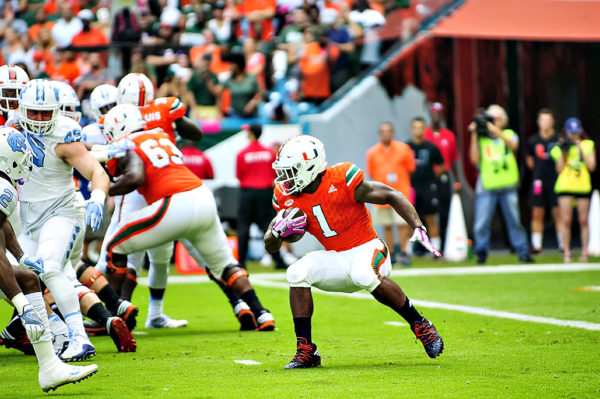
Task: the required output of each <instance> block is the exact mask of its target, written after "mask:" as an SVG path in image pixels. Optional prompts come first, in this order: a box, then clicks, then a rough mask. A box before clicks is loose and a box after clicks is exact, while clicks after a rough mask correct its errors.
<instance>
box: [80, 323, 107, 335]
mask: <svg viewBox="0 0 600 399" xmlns="http://www.w3.org/2000/svg"><path fill="white" fill-rule="evenodd" d="M83 327H84V328H85V332H86V334H87V335H88V336H90V337H101V336H104V335H108V332H107V331H106V328H104V326H103V325H102V324H100V323H98V322H97V321H95V320H84V321H83Z"/></svg>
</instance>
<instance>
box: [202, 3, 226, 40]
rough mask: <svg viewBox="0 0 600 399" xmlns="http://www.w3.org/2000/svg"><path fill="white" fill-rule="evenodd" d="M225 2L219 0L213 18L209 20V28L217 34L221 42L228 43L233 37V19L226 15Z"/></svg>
mask: <svg viewBox="0 0 600 399" xmlns="http://www.w3.org/2000/svg"><path fill="white" fill-rule="evenodd" d="M224 10H225V2H224V1H217V2H216V3H215V5H214V7H213V18H212V19H210V20H209V21H208V25H207V26H208V29H210V30H211V32H212V33H213V34H214V35H215V41H216V42H217V43H219V44H227V42H229V40H230V39H231V33H232V30H231V20H230V19H229V18H226V17H225V15H224Z"/></svg>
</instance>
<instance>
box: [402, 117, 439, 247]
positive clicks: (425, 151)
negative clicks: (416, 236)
mask: <svg viewBox="0 0 600 399" xmlns="http://www.w3.org/2000/svg"><path fill="white" fill-rule="evenodd" d="M410 130H411V133H412V140H410V141H409V142H408V145H409V146H410V148H411V149H412V151H413V154H414V156H415V165H416V166H417V168H416V170H415V172H414V173H413V174H412V175H411V176H410V184H411V185H412V187H413V190H414V193H415V202H414V204H415V209H416V210H417V212H418V213H419V217H420V218H421V219H422V220H423V221H424V222H425V226H426V227H427V234H428V235H429V237H430V240H431V244H433V246H434V247H435V248H441V246H440V243H441V238H440V228H439V225H438V222H437V216H438V212H439V208H440V203H439V199H438V196H439V194H438V187H437V180H438V179H439V177H440V176H441V175H442V174H443V173H445V172H446V168H445V166H444V158H442V153H441V152H440V150H439V148H438V147H437V146H436V145H435V144H433V143H431V142H429V141H427V140H425V119H424V118H422V117H420V116H417V117H415V118H413V120H412V121H411V124H410Z"/></svg>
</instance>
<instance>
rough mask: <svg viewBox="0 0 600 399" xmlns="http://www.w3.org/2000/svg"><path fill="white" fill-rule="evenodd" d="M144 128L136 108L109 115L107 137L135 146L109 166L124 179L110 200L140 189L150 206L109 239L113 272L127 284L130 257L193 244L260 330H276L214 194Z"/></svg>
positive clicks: (171, 147) (161, 135)
mask: <svg viewBox="0 0 600 399" xmlns="http://www.w3.org/2000/svg"><path fill="white" fill-rule="evenodd" d="M144 126H145V122H144V119H143V118H142V114H141V112H140V111H139V109H138V108H137V107H135V106H133V105H131V104H120V105H117V106H116V107H114V108H113V109H111V110H110V111H109V112H108V113H107V114H106V118H105V122H104V134H105V135H107V136H108V137H111V138H113V139H114V140H116V142H119V139H121V138H125V136H126V139H128V140H131V141H132V142H133V143H135V149H134V150H132V151H128V153H127V155H126V156H124V157H122V158H119V159H111V160H110V161H108V162H107V168H108V170H109V171H110V172H111V173H112V174H113V176H116V177H119V178H118V180H116V182H115V183H114V184H112V185H111V187H110V189H109V195H123V194H127V193H129V192H131V191H133V190H136V189H137V190H138V192H139V193H140V194H142V195H143V196H144V198H145V200H146V203H147V204H149V205H147V206H145V207H143V208H141V209H138V210H136V211H134V212H131V213H129V214H128V215H127V216H124V217H123V219H122V220H121V221H120V222H119V224H118V226H117V229H116V231H115V233H113V234H112V235H110V236H107V237H106V238H105V239H106V240H107V242H108V244H107V261H108V267H109V272H112V273H114V276H115V277H117V278H118V279H120V281H121V282H122V281H123V280H124V279H125V273H126V272H127V255H128V254H131V253H135V252H138V251H142V250H146V249H149V248H155V247H157V246H159V245H162V244H165V243H168V242H171V241H174V240H183V239H187V240H189V241H190V243H191V244H192V245H193V247H194V248H195V249H196V250H197V251H198V252H199V253H200V255H201V256H202V258H203V259H204V260H205V261H206V263H207V264H208V267H209V268H210V269H211V270H212V272H213V273H214V274H215V276H217V277H220V278H221V279H222V280H223V282H224V283H225V284H227V286H229V287H230V288H231V290H232V291H234V292H235V293H236V294H237V295H239V296H240V298H242V299H243V300H244V301H245V302H246V303H247V304H248V306H249V307H250V310H251V311H252V313H253V314H254V315H255V316H256V324H257V326H258V327H257V330H259V331H271V330H273V329H274V328H275V323H274V320H273V316H272V315H271V313H269V311H268V310H267V309H265V308H264V307H263V306H262V305H261V303H260V301H259V300H258V297H257V296H256V293H255V292H254V289H253V288H252V285H251V284H250V281H249V280H248V277H247V276H248V273H247V272H246V271H245V270H244V269H242V268H241V267H240V266H239V265H238V263H237V261H236V260H235V258H234V257H233V255H232V253H231V249H230V248H229V246H228V244H227V239H226V237H225V233H224V232H223V229H222V227H221V223H220V220H219V217H218V215H217V207H216V204H215V200H214V197H213V195H212V193H211V192H210V190H209V189H208V188H207V187H206V186H205V185H204V184H203V183H202V180H200V179H199V178H198V177H196V175H194V174H193V173H192V172H190V170H189V169H188V168H187V167H186V166H185V165H183V160H182V154H181V152H180V151H179V149H178V148H177V147H176V146H175V144H173V142H172V141H171V140H170V139H169V136H168V135H167V134H166V133H165V132H164V131H163V130H162V129H160V128H156V129H152V130H144ZM165 284H166V282H165Z"/></svg>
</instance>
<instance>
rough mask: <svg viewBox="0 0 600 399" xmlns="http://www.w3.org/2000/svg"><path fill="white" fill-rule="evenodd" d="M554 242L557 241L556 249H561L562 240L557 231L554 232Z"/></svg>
mask: <svg viewBox="0 0 600 399" xmlns="http://www.w3.org/2000/svg"><path fill="white" fill-rule="evenodd" d="M556 242H558V249H563V248H564V246H563V240H562V235H560V233H559V232H558V231H557V232H556Z"/></svg>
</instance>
